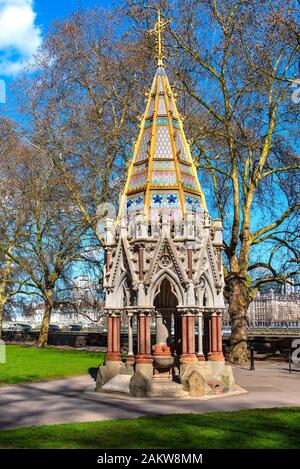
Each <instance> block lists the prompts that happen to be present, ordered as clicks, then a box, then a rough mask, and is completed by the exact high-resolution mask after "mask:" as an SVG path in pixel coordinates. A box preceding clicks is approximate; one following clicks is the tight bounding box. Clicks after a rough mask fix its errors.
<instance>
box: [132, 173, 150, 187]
mask: <svg viewBox="0 0 300 469" xmlns="http://www.w3.org/2000/svg"><path fill="white" fill-rule="evenodd" d="M147 176H148V172H147V171H145V172H144V173H140V174H137V175H136V176H132V177H131V179H130V184H129V187H128V190H129V191H133V190H136V189H139V188H142V187H143V186H144V185H145V184H146V182H147Z"/></svg>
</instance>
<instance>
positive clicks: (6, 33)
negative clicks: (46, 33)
mask: <svg viewBox="0 0 300 469" xmlns="http://www.w3.org/2000/svg"><path fill="white" fill-rule="evenodd" d="M35 20H36V13H35V11H34V5H33V0H0V75H6V76H9V75H15V74H16V73H18V72H19V71H20V70H21V69H22V68H24V66H25V65H26V64H27V63H28V62H29V61H30V59H31V58H32V56H33V55H34V54H35V53H36V52H37V50H38V48H39V46H40V45H41V42H42V32H41V29H40V28H39V27H38V26H37V25H36V24H35Z"/></svg>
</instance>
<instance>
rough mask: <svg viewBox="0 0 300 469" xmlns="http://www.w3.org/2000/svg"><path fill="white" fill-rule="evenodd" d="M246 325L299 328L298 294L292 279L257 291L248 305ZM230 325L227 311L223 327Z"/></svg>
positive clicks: (299, 305) (299, 297)
mask: <svg viewBox="0 0 300 469" xmlns="http://www.w3.org/2000/svg"><path fill="white" fill-rule="evenodd" d="M248 323H249V326H250V327H255V326H274V327H276V326H277V327H287V326H290V327H292V326H297V325H298V326H300V293H299V292H297V291H296V289H295V284H294V280H293V279H289V280H288V281H287V282H285V283H284V284H283V285H280V284H275V283H274V284H273V283H272V284H270V285H269V286H268V287H267V286H264V288H261V289H259V291H258V292H257V293H256V295H255V297H254V298H253V300H252V302H251V303H250V305H249V309H248ZM229 324H230V318H229V314H228V310H226V312H225V313H224V325H225V326H226V325H229Z"/></svg>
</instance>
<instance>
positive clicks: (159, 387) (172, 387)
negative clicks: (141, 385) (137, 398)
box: [150, 378, 188, 399]
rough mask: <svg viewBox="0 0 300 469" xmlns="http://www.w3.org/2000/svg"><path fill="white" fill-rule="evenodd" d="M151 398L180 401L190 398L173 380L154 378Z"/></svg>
mask: <svg viewBox="0 0 300 469" xmlns="http://www.w3.org/2000/svg"><path fill="white" fill-rule="evenodd" d="M150 397H164V398H166V397H168V398H170V399H178V398H180V397H188V393H187V392H185V391H183V389H182V385H181V384H179V383H175V381H172V380H171V379H165V378H153V379H152V388H151V392H150Z"/></svg>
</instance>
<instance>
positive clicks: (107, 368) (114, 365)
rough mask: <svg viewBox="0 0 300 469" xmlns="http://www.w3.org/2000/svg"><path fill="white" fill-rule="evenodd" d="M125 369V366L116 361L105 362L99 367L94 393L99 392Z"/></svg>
mask: <svg viewBox="0 0 300 469" xmlns="http://www.w3.org/2000/svg"><path fill="white" fill-rule="evenodd" d="M124 368H125V364H124V363H122V362H120V361H119V362H117V361H110V360H106V362H105V365H103V366H99V368H98V373H97V380H96V391H101V390H102V387H103V385H104V384H105V383H107V382H108V381H110V380H111V379H112V378H114V376H117V375H118V374H119V372H120V371H121V370H122V369H124Z"/></svg>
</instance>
